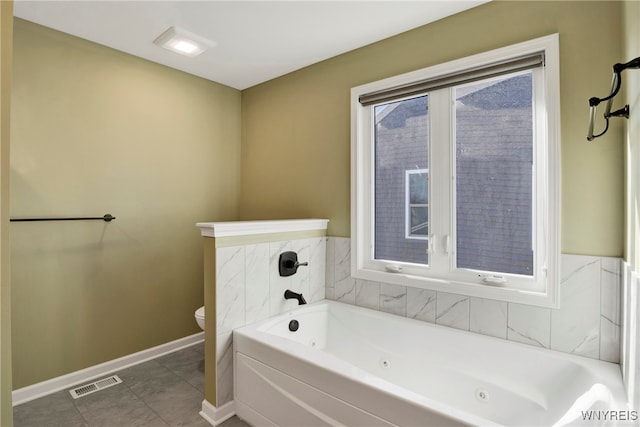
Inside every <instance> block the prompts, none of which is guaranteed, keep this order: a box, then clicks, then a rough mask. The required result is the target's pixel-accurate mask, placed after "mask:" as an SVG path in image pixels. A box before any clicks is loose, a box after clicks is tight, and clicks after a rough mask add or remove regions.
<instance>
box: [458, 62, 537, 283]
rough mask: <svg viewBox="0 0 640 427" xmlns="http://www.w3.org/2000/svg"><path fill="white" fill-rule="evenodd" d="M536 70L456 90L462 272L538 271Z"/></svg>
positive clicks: (459, 230) (460, 263)
mask: <svg viewBox="0 0 640 427" xmlns="http://www.w3.org/2000/svg"><path fill="white" fill-rule="evenodd" d="M531 89H532V73H531V72H527V73H521V74H517V75H511V76H508V77H502V78H500V79H493V80H490V81H481V82H477V83H474V84H471V85H466V86H460V87H458V88H455V89H454V96H455V100H456V113H455V120H456V141H455V143H456V231H457V241H456V248H457V253H456V261H457V267H458V268H470V269H477V270H483V271H491V272H502V273H513V274H524V275H532V274H533V251H532V209H533V206H532V189H533V181H532V165H533V115H532V90H531Z"/></svg>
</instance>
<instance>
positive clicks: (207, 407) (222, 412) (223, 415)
mask: <svg viewBox="0 0 640 427" xmlns="http://www.w3.org/2000/svg"><path fill="white" fill-rule="evenodd" d="M235 413H236V411H235V404H234V403H233V400H232V401H231V402H227V403H225V404H224V405H222V406H220V407H219V408H216V407H215V406H213V405H212V404H211V403H209V402H208V401H206V400H203V401H202V411H200V416H201V417H202V418H204V419H205V420H206V421H207V422H208V423H209V424H211V425H212V426H217V425H219V424H222V423H223V422H225V421H226V420H228V419H229V418H231V417H233V416H234V415H235Z"/></svg>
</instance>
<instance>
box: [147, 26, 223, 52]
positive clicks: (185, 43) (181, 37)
mask: <svg viewBox="0 0 640 427" xmlns="http://www.w3.org/2000/svg"><path fill="white" fill-rule="evenodd" d="M153 43H154V44H156V45H158V46H160V47H163V48H165V49H169V50H171V51H173V52H176V53H179V54H181V55H186V56H190V57H194V56H198V55H200V54H201V53H202V52H204V51H205V50H207V49H209V48H210V47H214V46H215V45H216V43H215V42H212V41H211V40H207V39H205V38H203V37H200V36H198V35H196V34H193V33H190V32H189V31H186V30H183V29H182V28H179V27H170V28H169V29H168V30H167V31H165V32H164V33H162V34H160V35H159V36H158V38H157V39H155V40H154V41H153Z"/></svg>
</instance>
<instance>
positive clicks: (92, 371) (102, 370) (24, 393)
mask: <svg viewBox="0 0 640 427" xmlns="http://www.w3.org/2000/svg"><path fill="white" fill-rule="evenodd" d="M202 341H204V332H199V333H197V334H193V335H189V336H188V337H184V338H180V339H177V340H175V341H171V342H168V343H166V344H161V345H158V346H156V347H151V348H148V349H146V350H142V351H139V352H137V353H133V354H129V355H128V356H123V357H120V358H118V359H113V360H109V361H108V362H104V363H100V364H98V365H94V366H90V367H88V368H85V369H81V370H79V371H75V372H71V373H69V374H65V375H62V376H59V377H56V378H51V379H50V380H46V381H43V382H40V383H36V384H32V385H30V386H27V387H23V388H20V389H17V390H14V391H13V393H12V398H13V406H16V405H20V404H22V403H26V402H29V401H31V400H34V399H37V398H39V397H42V396H46V395H48V394H51V393H55V392H57V391H60V390H64V389H67V388H71V387H72V386H74V385H76V384H80V383H84V382H89V381H91V380H93V379H95V378H98V377H101V376H104V375H108V374H111V373H113V372H115V371H119V370H121V369H124V368H128V367H130V366H133V365H137V364H139V363H143V362H146V361H148V360H151V359H155V358H157V357H160V356H163V355H165V354H168V353H172V352H174V351H177V350H181V349H183V348H185V347H189V346H192V345H194V344H198V343H200V342H202Z"/></svg>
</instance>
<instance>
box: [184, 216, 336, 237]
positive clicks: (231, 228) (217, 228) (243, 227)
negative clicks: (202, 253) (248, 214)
mask: <svg viewBox="0 0 640 427" xmlns="http://www.w3.org/2000/svg"><path fill="white" fill-rule="evenodd" d="M328 223H329V220H328V219H289V220H272V221H228V222H199V223H197V224H196V226H197V227H198V228H200V234H201V235H202V236H204V237H232V236H250V235H254V234H269V233H289V232H292V231H312V230H326V229H327V224H328Z"/></svg>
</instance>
